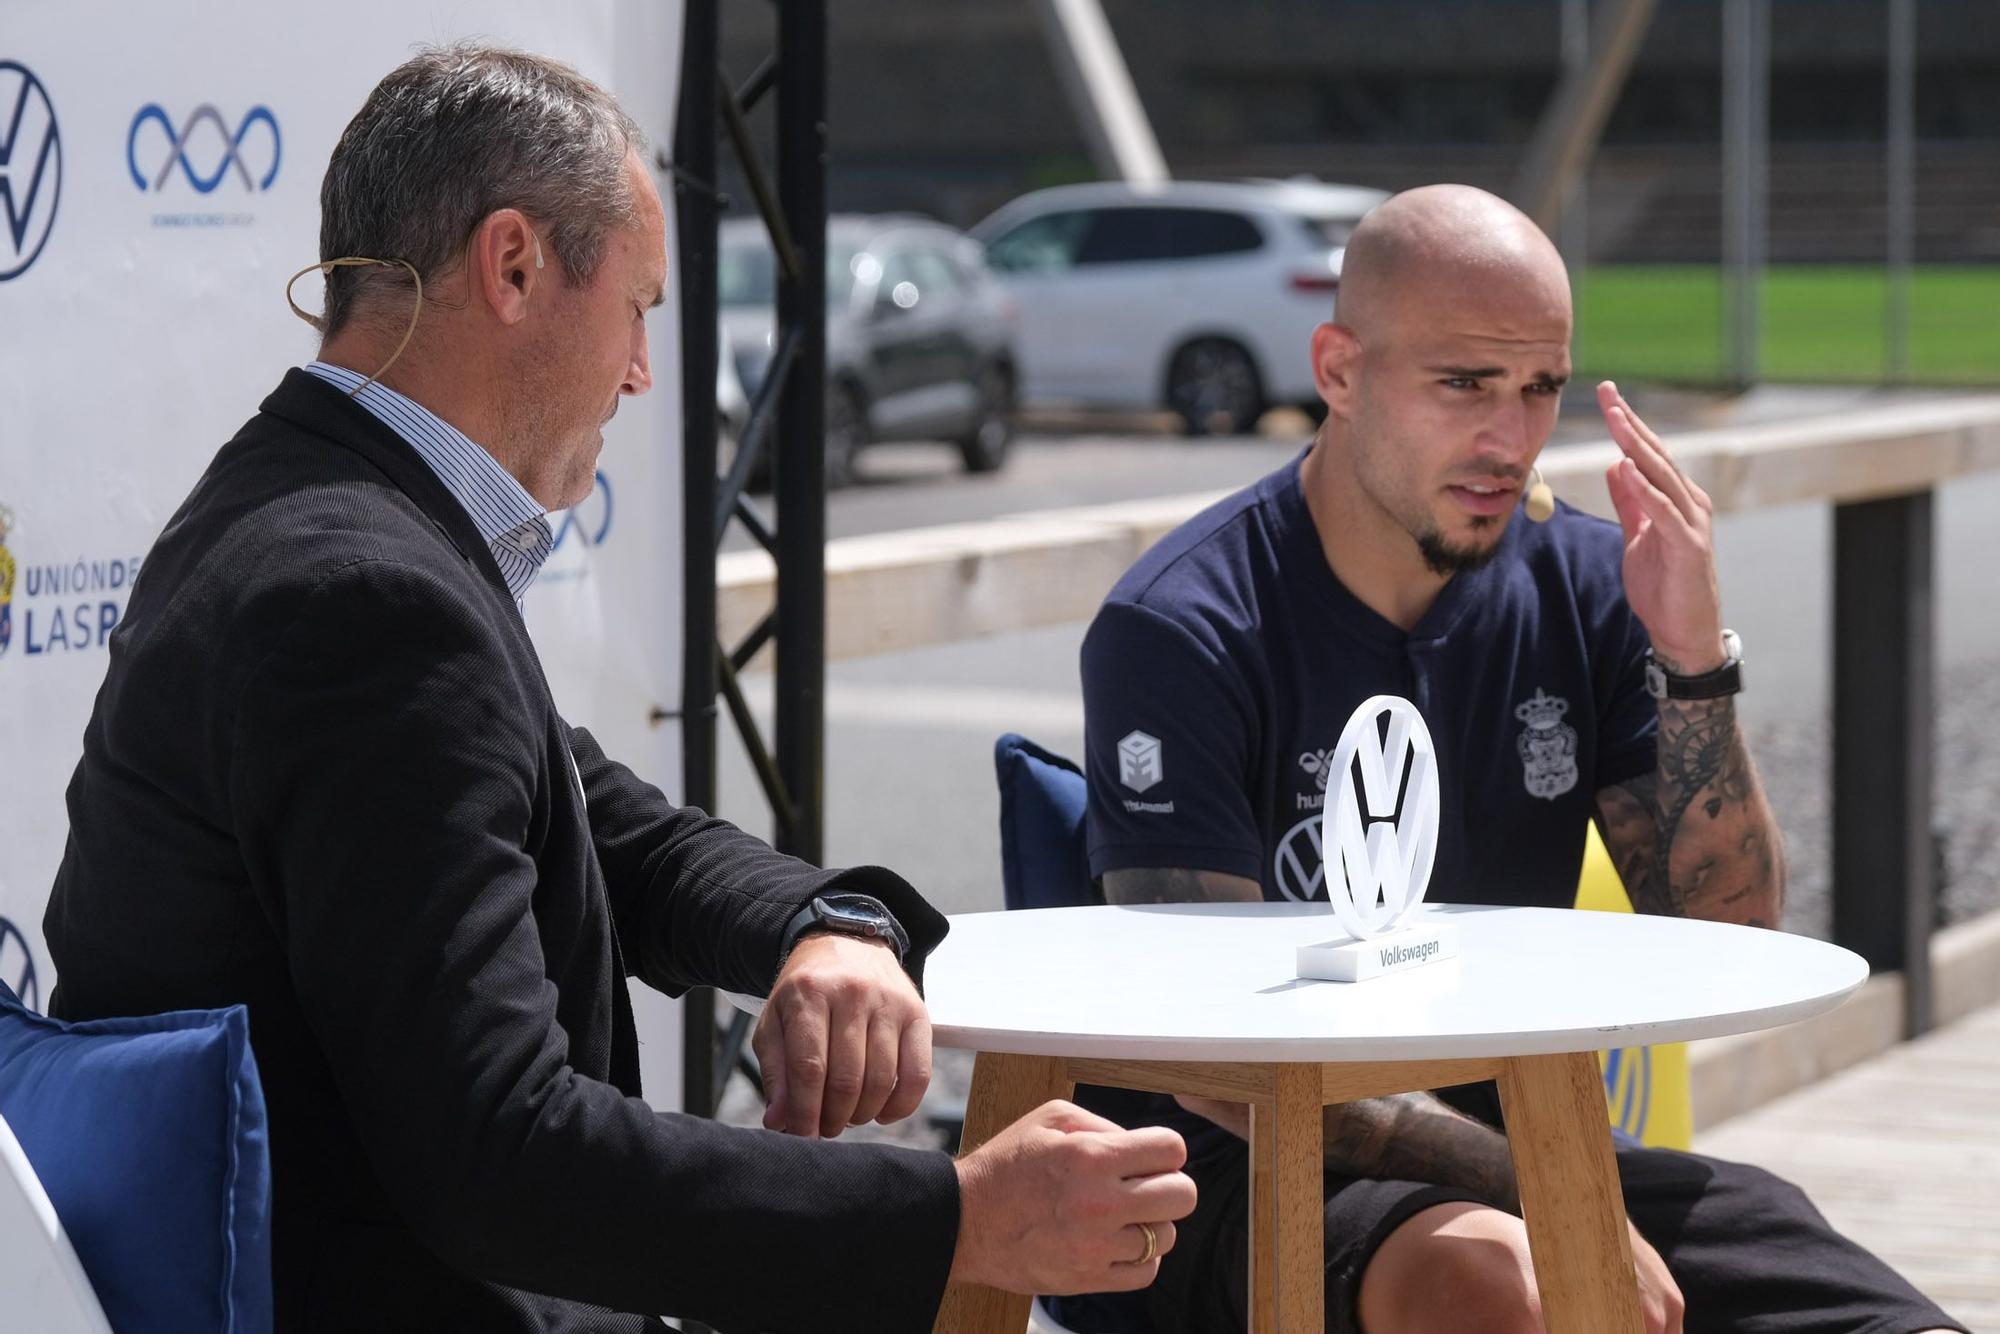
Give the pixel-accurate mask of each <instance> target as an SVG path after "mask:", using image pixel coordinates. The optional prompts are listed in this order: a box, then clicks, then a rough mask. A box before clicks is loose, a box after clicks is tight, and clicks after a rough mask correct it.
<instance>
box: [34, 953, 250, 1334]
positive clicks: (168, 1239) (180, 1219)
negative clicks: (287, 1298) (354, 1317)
mask: <svg viewBox="0 0 2000 1334" xmlns="http://www.w3.org/2000/svg"><path fill="white" fill-rule="evenodd" d="M0 1117H4V1118H5V1124H6V1125H7V1126H8V1127H9V1128H11V1130H12V1132H13V1133H12V1136H11V1137H10V1139H9V1142H10V1143H11V1142H14V1141H18V1147H19V1150H20V1152H21V1155H22V1157H23V1158H24V1159H25V1161H26V1166H27V1167H28V1168H31V1169H32V1176H33V1178H35V1179H36V1180H37V1181H38V1183H39V1187H40V1188H41V1189H42V1190H43V1191H45V1192H46V1196H45V1198H46V1200H47V1201H48V1203H49V1204H50V1205H51V1206H53V1211H54V1214H55V1218H56V1220H57V1221H59V1223H60V1230H61V1232H62V1233H63V1234H65V1235H66V1236H67V1239H68V1242H69V1243H70V1244H71V1245H73V1246H74V1248H75V1250H74V1254H75V1257H76V1259H77V1261H79V1262H80V1264H81V1268H82V1270H83V1273H84V1275H85V1276H87V1277H88V1279H89V1282H90V1287H91V1289H92V1290H93V1291H94V1293H95V1296H96V1298H97V1301H98V1302H99V1303H100V1304H101V1306H102V1312H103V1317H104V1318H106V1319H108V1320H109V1322H110V1326H111V1328H113V1329H115V1330H117V1331H118V1334H268V1331H269V1330H270V1328H271V1320H272V1309H271V1166H270V1144H269V1140H268V1138H267V1134H266V1123H265V1117H264V1093H263V1084H262V1082H261V1081H260V1080H259V1079H258V1077H257V1062H256V1058H255V1057H254V1056H253V1055H252V1054H251V1051H250V1020H249V1014H248V1012H247V1011H246V1010H245V1009H244V1008H243V1007H242V1006H241V1005H232V1006H230V1007H229V1008H227V1009H222V1010H190V1011H180V1012H175V1013H171V1014H159V1015H150V1016H147V1017H145V1018H134V1019H97V1020H91V1021H88V1022H84V1023H75V1024H68V1023H62V1022H60V1021H58V1020H55V1019H50V1018H47V1017H45V1016H43V1015H39V1014H36V1013H35V1012H34V1011H32V1010H30V1009H28V1008H27V1007H26V1006H24V1005H22V1004H21V1003H20V1001H19V1000H18V999H17V998H16V997H15V995H14V993H13V992H12V991H11V990H9V989H8V988H7V987H6V986H5V985H4V984H0ZM15 1175H16V1177H17V1179H23V1180H25V1177H23V1176H22V1174H20V1173H16V1174H15ZM51 1235H53V1234H51ZM7 1310H8V1307H7V1297H6V1295H5V1294H0V1327H4V1328H6V1329H8V1330H10V1331H11V1330H13V1329H15V1328H17V1327H18V1328H23V1329H25V1328H26V1327H25V1326H16V1325H15V1324H13V1323H12V1322H11V1321H10V1319H9V1317H8V1315H7Z"/></svg>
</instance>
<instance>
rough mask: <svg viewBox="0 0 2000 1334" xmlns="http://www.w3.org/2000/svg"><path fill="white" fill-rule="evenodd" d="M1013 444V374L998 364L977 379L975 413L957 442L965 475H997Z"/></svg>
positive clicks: (988, 368)
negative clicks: (995, 473) (974, 473)
mask: <svg viewBox="0 0 2000 1334" xmlns="http://www.w3.org/2000/svg"><path fill="white" fill-rule="evenodd" d="M1013 443H1014V374H1013V372H1012V371H1010V370H1008V369H1007V368H1006V367H1005V366H1002V365H999V364H998V363H996V364H994V365H991V366H988V367H987V368H986V369H985V371H984V372H982V373H981V374H980V377H979V411H978V414H977V415H976V416H975V417H974V418H973V419H972V428H971V429H970V430H968V431H967V432H966V433H965V434H964V435H962V436H960V437H959V439H958V451H959V453H960V454H962V455H964V457H965V470H966V471H967V472H998V471H999V470H1000V467H1001V465H1002V464H1004V463H1006V462H1007V451H1008V449H1009V448H1010V447H1011V446H1012V445H1013Z"/></svg>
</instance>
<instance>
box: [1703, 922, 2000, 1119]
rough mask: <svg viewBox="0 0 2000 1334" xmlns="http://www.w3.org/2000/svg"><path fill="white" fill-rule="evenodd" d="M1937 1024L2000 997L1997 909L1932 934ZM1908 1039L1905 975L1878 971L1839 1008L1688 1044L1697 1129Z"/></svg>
mask: <svg viewBox="0 0 2000 1334" xmlns="http://www.w3.org/2000/svg"><path fill="white" fill-rule="evenodd" d="M1931 1002H1932V1007H1933V1013H1934V1015H1935V1017H1936V1022H1937V1024H1938V1026H1939V1027H1942V1026H1944V1025H1946V1024H1949V1023H1952V1022H1954V1021H1956V1020H1959V1019H1963V1018H1964V1017H1965V1016H1967V1015H1968V1014H1971V1013H1972V1012H1973V1011H1975V1010H1979V1009H1983V1008H1985V1007H1987V1006H1989V1005H1993V1004H1995V1003H2000V913H1990V914H1988V915H1987V916H1985V917H1981V918H1978V919H1976V920H1974V921H1971V922H1966V923H1963V924H1961V925H1959V926H1954V927H1950V928H1947V929H1946V930H1944V931H1940V932H1939V933H1938V934H1937V935H1936V936H1935V937H1933V938H1932V940H1931ZM1902 1039H1903V976H1902V974H1900V973H1880V974H1877V975H1876V976H1874V977H1872V978H1870V979H1868V981H1867V982H1866V983H1865V984H1864V985H1863V986H1862V988H1861V990H1860V991H1859V992H1858V993H1856V995H1855V996H1854V998H1853V999H1852V1000H1850V1001H1848V1002H1847V1004H1845V1005H1843V1006H1841V1007H1840V1008H1839V1009H1837V1010H1832V1011H1829V1012H1828V1013H1826V1014H1823V1015H1820V1016H1819V1017H1817V1018H1814V1019H1808V1020H1806V1021H1805V1022H1804V1023H1798V1024H1792V1025H1790V1026H1789V1027H1786V1028H1773V1029H1766V1030H1764V1031H1763V1032H1760V1033H1741V1034H1738V1035H1736V1036H1735V1037H1727V1038H1708V1039H1705V1040H1703V1041H1701V1042H1695V1043H1691V1044H1690V1045H1689V1049H1688V1082H1689V1085H1690V1088H1691V1092H1692V1095H1693V1100H1694V1124H1695V1129H1696V1130H1697V1131H1700V1130H1707V1129H1710V1128H1712V1127H1714V1126H1716V1125H1719V1124H1720V1123H1722V1122H1723V1121H1727V1120H1728V1119H1729V1118H1730V1117H1732V1116H1735V1115H1737V1114H1739V1113H1741V1112H1747V1111H1749V1110H1750V1109H1751V1108H1753V1107H1760V1106H1762V1105H1763V1104H1765V1103H1767V1102H1770V1101H1771V1100H1772V1099H1774V1098H1779V1097H1782V1096H1784V1095H1785V1094H1787V1093H1790V1092H1792V1091H1793V1090H1794V1089H1800V1088H1804V1087H1805V1086H1806V1085H1808V1084H1812V1083H1815V1082H1817V1081H1819V1080H1821V1079H1824V1078H1826V1077H1827V1076H1828V1075H1831V1074H1834V1073H1836V1072H1837V1071H1840V1070H1844V1069H1846V1068H1847V1067H1848V1066H1851V1065H1858V1064H1860V1063H1861V1062H1862V1061H1865V1060H1868V1059H1869V1058H1870V1057H1873V1056H1879V1055H1880V1054H1882V1053H1883V1052H1885V1051H1888V1050H1889V1049H1890V1048H1891V1047H1894V1046H1895V1045H1896V1044H1897V1043H1899V1042H1901V1041H1902Z"/></svg>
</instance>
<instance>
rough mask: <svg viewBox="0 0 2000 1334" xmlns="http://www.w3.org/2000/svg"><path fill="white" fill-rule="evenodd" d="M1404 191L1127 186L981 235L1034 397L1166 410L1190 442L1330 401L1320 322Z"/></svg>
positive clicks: (1080, 191)
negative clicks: (1366, 219) (1321, 383)
mask: <svg viewBox="0 0 2000 1334" xmlns="http://www.w3.org/2000/svg"><path fill="white" fill-rule="evenodd" d="M1386 198H1388V195H1387V194H1386V193H1384V192H1383V191H1380V190H1370V189H1366V188H1364V187H1361V186H1349V185H1326V184H1322V183H1320V182H1317V181H1246V182H1241V183H1232V184H1222V183H1213V182H1196V181H1180V182H1174V183H1172V184H1168V185H1164V186H1161V187H1159V188H1158V189H1151V190H1144V191H1142V190H1139V189H1136V188H1134V187H1132V186H1129V185H1125V184H1122V183H1116V182H1099V183H1094V184H1090V185H1065V186H1058V187H1056V188H1055V189H1052V190H1038V191H1036V192H1035V193H1033V194H1029V195H1024V196H1022V197H1021V198H1019V199H1016V200H1015V201H1014V202H1013V203H1011V204H1008V205H1007V206H1006V207H1004V208H1002V209H1000V210H999V211H998V212H997V213H995V214H993V216H992V217H990V218H988V219H986V220H985V221H984V222H982V223H980V224H979V225H978V226H977V227H975V228H973V229H972V235H973V236H974V237H975V238H977V239H978V240H979V241H981V242H983V243H984V244H985V246H986V259H987V264H988V266H989V267H990V268H991V269H992V270H993V272H994V274H995V276H996V277H997V278H998V279H999V280H1000V282H1001V284H1002V285H1003V286H1004V287H1005V288H1006V289H1007V292H1008V294H1009V295H1010V296H1012V297H1013V298H1014V300H1015V301H1016V302H1017V303H1019V306H1020V311H1021V323H1020V338H1019V341H1018V342H1017V344H1016V347H1017V356H1018V358H1019V369H1020V377H1021V383H1020V392H1021V398H1022V400H1023V401H1024V402H1028V403H1036V404H1044V405H1055V404H1073V405H1082V406H1089V407H1105V408H1128V409H1129V408H1145V409H1150V408H1156V407H1160V406H1162V405H1164V406H1166V407H1169V408H1171V409H1173V410H1174V411H1175V412H1176V413H1178V414H1180V417H1181V420H1182V421H1183V422H1184V423H1185V424H1186V426H1187V429H1188V431H1189V433H1190V434H1195V435H1200V434H1206V433H1209V432H1214V431H1230V432H1239V433H1240V432H1245V431H1249V430H1251V429H1252V428H1254V427H1255V425H1256V422H1257V418H1258V417H1259V416H1261V415H1262V414H1263V412H1264V409H1265V408H1267V407H1270V406H1272V405H1274V404H1279V403H1316V402H1317V401H1318V394H1317V393H1316V391H1315V390H1314V388H1313V380H1312V364H1311V353H1310V351H1309V348H1308V344H1309V341H1310V338H1311V335H1312V330H1313V326H1314V325H1316V324H1319V323H1320V322H1322V321H1324V320H1326V319H1329V318H1331V316H1332V313H1333V304H1334V296H1335V293H1336V292H1337V290H1338V288H1339V284H1340V260H1341V256H1342V254H1343V253H1344V252H1345V249H1346V245H1347V238H1348V236H1349V235H1350V234H1352V232H1353V230H1354V225H1355V223H1357V222H1359V221H1360V220H1361V217H1362V215H1363V214H1365V213H1367V212H1368V210H1369V209H1371V208H1373V207H1375V205H1377V204H1379V203H1381V202H1382V201H1383V200H1384V199H1386Z"/></svg>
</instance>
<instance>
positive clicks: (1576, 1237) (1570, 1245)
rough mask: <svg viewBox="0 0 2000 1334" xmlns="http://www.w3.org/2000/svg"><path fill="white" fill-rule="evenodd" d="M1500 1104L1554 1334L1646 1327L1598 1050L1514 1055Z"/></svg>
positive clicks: (1638, 1332) (1634, 1332)
mask: <svg viewBox="0 0 2000 1334" xmlns="http://www.w3.org/2000/svg"><path fill="white" fill-rule="evenodd" d="M1500 1104H1501V1107H1502V1109H1503V1110H1504V1111H1505V1112H1506V1116H1507V1141H1508V1145H1509V1147H1511V1148H1512V1150H1513V1152H1514V1174H1515V1176H1516V1177H1517V1178H1518V1179H1519V1182H1520V1187H1521V1213H1522V1217H1523V1218H1525V1219H1526V1220H1527V1224H1528V1247H1529V1250H1530V1251H1531V1252H1532V1254H1533V1256H1534V1262H1535V1283H1536V1286H1537V1287H1539V1288H1540V1289H1541V1294H1542V1314H1543V1318H1544V1319H1545V1320H1546V1321H1547V1324H1548V1329H1549V1334H1621V1332H1622V1331H1629V1334H1644V1330H1645V1325H1644V1323H1643V1320H1642V1319H1641V1316H1640V1313H1639V1287H1638V1279H1637V1278H1636V1276H1635V1274H1634V1271H1633V1268H1632V1245H1631V1239H1630V1238H1629V1237H1628V1236H1627V1235H1626V1231H1625V1202H1624V1198H1623V1196H1621V1195H1620V1193H1619V1190H1618V1167H1617V1163H1616V1161H1615V1159H1614V1158H1613V1156H1612V1152H1611V1128H1610V1124H1609V1122H1608V1121H1607V1120H1606V1119H1605V1115H1604V1083H1603V1080H1602V1079H1601V1078H1600V1076H1599V1075H1598V1072H1597V1058H1596V1056H1594V1055H1592V1054H1591V1053H1589V1052H1576V1053H1570V1054H1567V1055H1560V1056H1521V1057H1514V1058H1510V1059H1509V1060H1507V1061H1505V1062H1504V1063H1503V1064H1502V1066H1501V1069H1500Z"/></svg>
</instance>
